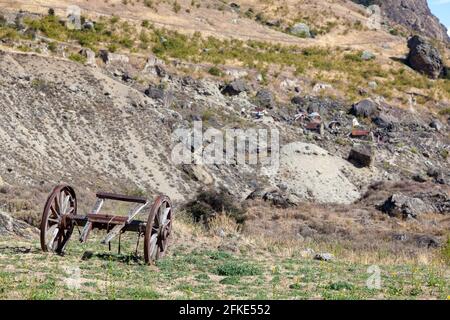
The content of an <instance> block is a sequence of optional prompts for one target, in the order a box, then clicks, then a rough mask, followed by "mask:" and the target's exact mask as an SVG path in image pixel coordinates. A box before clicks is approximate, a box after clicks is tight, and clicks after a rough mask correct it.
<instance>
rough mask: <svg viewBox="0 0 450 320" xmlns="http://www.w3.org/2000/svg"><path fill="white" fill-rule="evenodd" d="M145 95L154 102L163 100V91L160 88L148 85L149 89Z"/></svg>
mask: <svg viewBox="0 0 450 320" xmlns="http://www.w3.org/2000/svg"><path fill="white" fill-rule="evenodd" d="M144 93H145V95H146V96H148V97H150V98H152V99H156V100H163V99H164V89H163V88H162V87H160V86H156V85H149V87H148V88H147V89H146V90H145V92H144Z"/></svg>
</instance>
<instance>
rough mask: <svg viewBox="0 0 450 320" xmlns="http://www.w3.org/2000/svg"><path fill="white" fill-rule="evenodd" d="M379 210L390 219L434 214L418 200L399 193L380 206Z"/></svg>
mask: <svg viewBox="0 0 450 320" xmlns="http://www.w3.org/2000/svg"><path fill="white" fill-rule="evenodd" d="M381 210H382V211H383V212H385V213H387V214H388V215H390V216H391V217H403V218H417V216H419V215H420V214H422V213H429V212H434V211H435V210H434V208H433V207H431V206H430V205H428V204H426V203H425V202H424V201H422V200H421V199H419V198H413V197H409V196H406V195H403V194H401V193H395V194H393V195H391V196H390V197H389V198H388V199H387V200H386V201H385V202H384V203H383V204H382V205H381Z"/></svg>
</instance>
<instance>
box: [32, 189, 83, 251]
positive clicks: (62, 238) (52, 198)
mask: <svg viewBox="0 0 450 320" xmlns="http://www.w3.org/2000/svg"><path fill="white" fill-rule="evenodd" d="M76 212H77V200H76V196H75V192H74V190H73V189H72V188H71V187H69V186H67V185H59V186H57V187H55V189H53V191H52V193H51V194H50V195H49V197H48V198H47V202H46V203H45V207H44V212H43V213H42V221H41V248H42V250H43V251H50V252H56V253H60V254H61V253H63V252H64V249H65V246H66V244H67V241H68V240H69V238H70V236H71V235H72V231H73V223H72V222H71V219H69V218H68V217H69V216H70V215H75V214H76Z"/></svg>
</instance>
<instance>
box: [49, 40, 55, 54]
mask: <svg viewBox="0 0 450 320" xmlns="http://www.w3.org/2000/svg"><path fill="white" fill-rule="evenodd" d="M47 47H48V50H50V51H51V52H55V51H56V48H57V44H56V42H54V41H53V42H50V43H49V44H48V45H47Z"/></svg>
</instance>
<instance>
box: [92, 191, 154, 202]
mask: <svg viewBox="0 0 450 320" xmlns="http://www.w3.org/2000/svg"><path fill="white" fill-rule="evenodd" d="M96 196H97V198H99V199H110V200H117V201H124V202H136V203H146V202H147V199H146V198H143V197H135V196H127V195H123V194H115V193H107V192H97V194H96Z"/></svg>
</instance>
